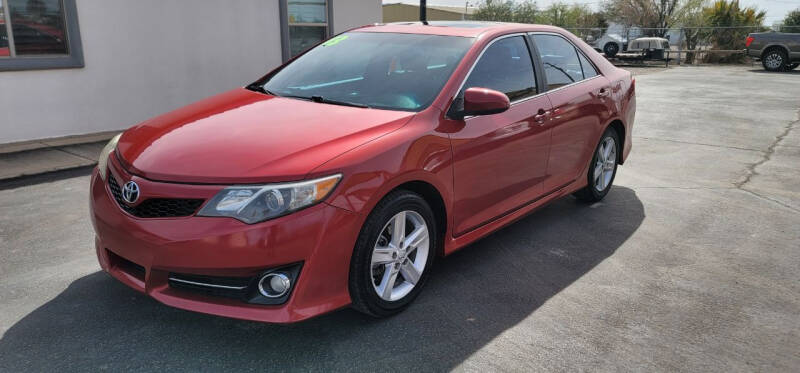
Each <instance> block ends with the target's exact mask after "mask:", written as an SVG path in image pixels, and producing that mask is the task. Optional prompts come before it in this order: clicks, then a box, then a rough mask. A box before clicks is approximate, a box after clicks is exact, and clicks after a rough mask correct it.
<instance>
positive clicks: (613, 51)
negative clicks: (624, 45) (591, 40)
mask: <svg viewBox="0 0 800 373" xmlns="http://www.w3.org/2000/svg"><path fill="white" fill-rule="evenodd" d="M603 53H605V55H606V57H614V56H616V55H617V53H619V44H617V43H614V42H608V43H606V45H604V46H603Z"/></svg>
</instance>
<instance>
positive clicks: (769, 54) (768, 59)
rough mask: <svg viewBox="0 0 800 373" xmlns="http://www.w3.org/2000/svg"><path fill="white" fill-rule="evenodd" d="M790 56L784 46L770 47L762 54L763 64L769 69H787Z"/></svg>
mask: <svg viewBox="0 0 800 373" xmlns="http://www.w3.org/2000/svg"><path fill="white" fill-rule="evenodd" d="M788 61H789V57H788V56H787V55H786V51H784V50H783V48H770V49H768V50H767V51H766V52H764V54H763V55H762V56H761V65H762V66H764V70H767V71H773V72H776V71H786V70H787V62H788Z"/></svg>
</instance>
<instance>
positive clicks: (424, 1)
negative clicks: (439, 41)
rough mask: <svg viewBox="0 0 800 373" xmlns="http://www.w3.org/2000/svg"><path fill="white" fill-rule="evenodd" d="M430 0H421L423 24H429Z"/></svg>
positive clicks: (420, 17) (420, 8)
mask: <svg viewBox="0 0 800 373" xmlns="http://www.w3.org/2000/svg"><path fill="white" fill-rule="evenodd" d="M427 3H428V1H427V0H419V20H420V22H422V24H423V25H425V26H427V25H428V14H427V13H428V4H427Z"/></svg>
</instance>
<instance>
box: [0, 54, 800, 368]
mask: <svg viewBox="0 0 800 373" xmlns="http://www.w3.org/2000/svg"><path fill="white" fill-rule="evenodd" d="M636 84H637V97H638V111H637V117H636V124H635V126H634V131H633V136H634V139H633V140H634V141H633V142H634V145H633V151H632V153H631V155H630V158H629V160H628V162H627V163H626V164H625V165H624V166H622V167H621V168H620V170H619V173H618V176H617V179H616V186H615V187H614V189H612V191H611V192H610V193H609V195H608V196H607V198H606V199H605V200H604V201H603V202H600V203H597V204H593V205H584V204H581V203H578V202H576V201H575V200H574V199H572V198H565V199H562V200H560V201H557V202H555V203H553V204H551V205H549V206H547V207H545V208H543V209H541V210H539V211H538V212H535V213H534V214H532V215H530V216H528V217H527V218H524V219H522V220H520V221H519V222H517V223H515V224H513V225H511V226H509V227H507V228H505V229H503V230H501V231H499V232H497V233H495V234H493V235H490V236H488V237H486V238H485V239H483V240H481V241H479V242H477V243H475V244H473V245H471V246H469V247H467V248H465V249H463V250H461V251H459V252H457V253H455V254H453V255H452V256H449V257H447V258H445V259H443V260H440V261H439V262H438V263H437V265H436V267H435V268H434V271H435V272H434V274H433V276H432V277H431V278H430V281H429V282H428V283H427V285H426V288H425V291H423V292H422V294H421V295H420V297H419V298H418V299H417V301H416V302H415V303H414V304H413V305H412V307H410V308H409V309H408V310H407V311H406V312H404V313H402V314H400V315H398V316H396V317H393V318H390V319H385V320H375V319H371V318H369V317H366V316H362V315H361V314H359V313H357V312H355V311H352V310H350V309H343V310H340V311H337V312H333V313H330V314H327V315H324V316H321V317H318V318H315V319H312V320H309V321H306V322H303V323H299V324H293V325H272V324H261V323H254V322H245V321H237V320H230V319H225V318H219V317H214V316H208V315H201V314H196V313H192V312H187V311H182V310H177V309H173V308H170V307H167V306H165V305H162V304H160V303H158V302H156V301H155V300H152V299H150V298H148V297H145V296H143V295H140V294H138V293H136V292H135V291H133V290H131V289H129V288H127V287H125V286H124V285H122V284H120V283H118V282H117V281H116V280H114V279H112V278H111V277H109V276H108V275H106V274H105V273H103V272H99V266H98V265H97V263H96V259H95V257H94V251H93V250H94V249H93V247H92V246H93V232H92V227H91V224H90V222H89V219H88V214H89V211H88V201H87V198H88V182H89V177H88V176H87V175H88V170H86V169H83V170H80V169H79V170H72V171H69V172H66V173H56V174H50V175H47V176H46V177H43V178H34V179H30V180H27V181H26V180H16V181H14V182H13V183H5V184H3V183H0V371H3V372H23V371H36V372H42V371H61V372H67V371H99V370H108V371H129V370H132V371H153V370H162V371H192V372H195V371H233V370H236V371H341V370H348V371H377V370H382V371H444V370H457V371H536V370H569V371H574V370H598V371H631V370H636V371H650V370H659V371H665V370H667V371H726V372H727V371H792V370H796V369H797V367H798V366H800V348H798V346H800V271H798V269H799V268H800V188H798V185H800V128H798V127H800V117H799V116H798V115H799V112H798V110H800V73H785V74H770V73H764V72H763V71H762V70H760V69H756V68H753V67H749V66H747V67H713V66H712V67H674V68H670V69H667V70H663V71H658V72H654V73H649V74H640V75H638V76H637V82H636Z"/></svg>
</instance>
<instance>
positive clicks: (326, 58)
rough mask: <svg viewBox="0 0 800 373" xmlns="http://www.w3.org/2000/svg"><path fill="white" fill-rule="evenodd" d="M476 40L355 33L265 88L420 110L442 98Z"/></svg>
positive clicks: (287, 93)
mask: <svg viewBox="0 0 800 373" xmlns="http://www.w3.org/2000/svg"><path fill="white" fill-rule="evenodd" d="M473 40H474V39H473V38H464V37H458V36H439V35H421V34H395V33H372V32H349V33H345V34H342V35H339V36H337V37H334V38H332V39H330V40H328V41H326V42H324V43H322V44H320V45H318V46H317V47H315V48H313V49H312V50H310V51H308V52H307V53H305V54H304V55H302V56H300V57H298V58H297V60H295V61H293V62H292V63H290V64H288V65H287V66H285V67H284V68H283V69H281V70H280V71H278V72H277V73H275V74H273V75H272V76H270V77H268V80H267V81H266V83H264V84H263V86H261V87H260V88H262V89H263V90H265V91H267V92H269V93H271V94H274V95H277V96H285V97H295V98H301V99H309V100H313V101H316V102H324V103H332V104H342V105H351V106H366V107H371V108H377V109H389V110H406V111H420V110H422V109H425V108H426V107H428V106H429V105H430V104H431V103H432V102H433V100H434V99H435V98H436V96H437V94H438V93H439V92H440V91H441V89H442V87H443V86H444V84H445V82H447V79H448V78H449V77H450V74H451V73H452V72H453V69H455V67H456V65H458V63H459V62H460V61H461V58H462V57H463V56H464V54H465V53H466V51H467V50H468V49H469V47H470V46H471V45H472V42H473Z"/></svg>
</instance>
